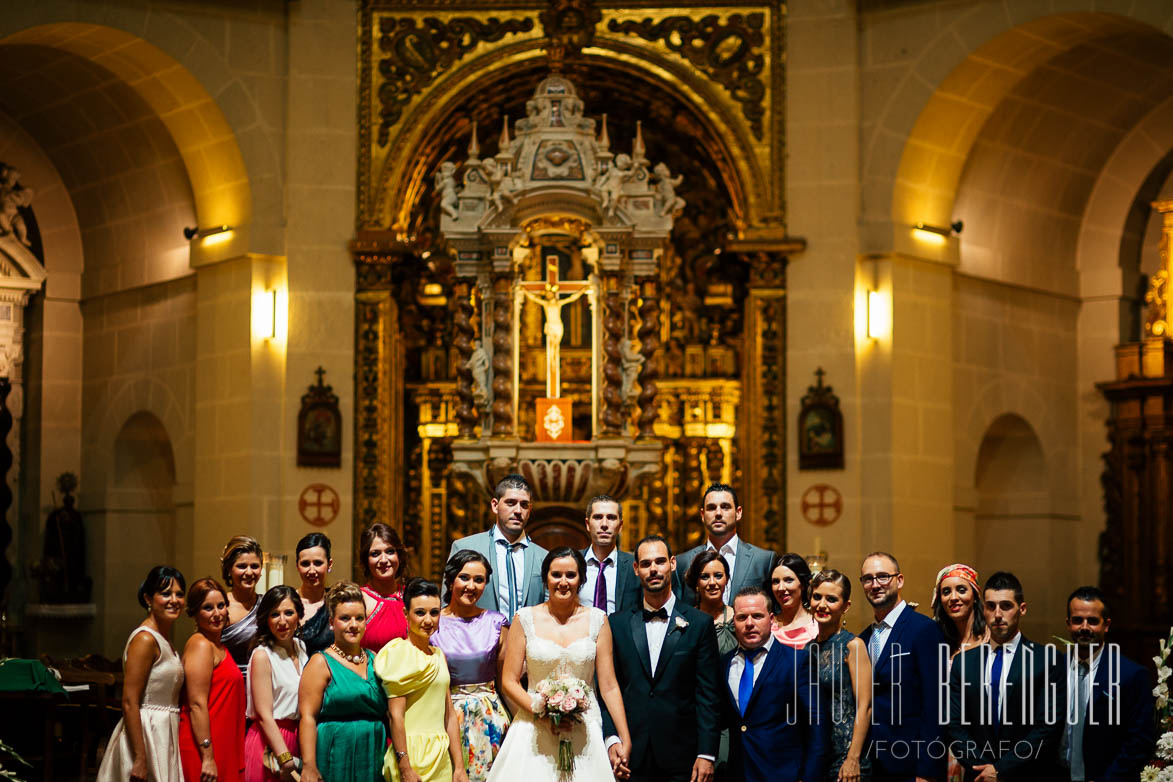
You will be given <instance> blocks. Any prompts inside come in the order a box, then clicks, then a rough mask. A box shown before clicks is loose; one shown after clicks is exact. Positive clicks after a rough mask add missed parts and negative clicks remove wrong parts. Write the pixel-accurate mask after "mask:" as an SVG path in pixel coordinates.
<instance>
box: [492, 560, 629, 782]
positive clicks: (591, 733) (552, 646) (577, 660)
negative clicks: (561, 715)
mask: <svg viewBox="0 0 1173 782" xmlns="http://www.w3.org/2000/svg"><path fill="white" fill-rule="evenodd" d="M585 574H586V562H585V561H584V560H583V557H582V554H581V553H580V552H579V551H577V550H576V549H572V548H569V547H566V546H563V547H561V548H556V549H554V550H553V551H551V552H550V553H549V554H547V555H546V559H545V560H544V561H543V562H542V581H543V582H544V583H545V585H546V590H547V592H548V593H549V595H550V596H549V598H548V599H547V600H546V602H545V603H542V604H540V605H536V606H533V607H531V608H522V609H520V610H519V611H518V612H517V616H516V617H514V621H513V624H512V626H511V627H510V628H509V640H508V641H507V642H506V644H505V650H506V651H505V667H504V670H503V671H502V675H501V689H502V691H503V692H504V693H505V697H506V698H508V699H509V701H510V702H511V703H512V704H513V709H514V714H515V715H516V716H515V717H514V719H513V724H512V725H511V726H510V727H509V732H508V733H506V734H505V742H504V744H502V745H501V751H500V752H499V753H498V754H497V758H496V760H495V761H494V762H493V768H492V769H491V770H490V771H489V776H488V780H487V782H512V781H513V780H524V781H525V782H598V780H610V779H612V768H611V761H610V759H609V758H608V755H607V747H606V746H605V745H604V743H603V721H602V716H601V712H600V711H599V704H598V701H597V700H596V698H595V695H594V693H591V696H590V702H591V703H590V707H589V708H588V709H587V712H586V713H585V714H584V715H583V719H582V721H581V722H571V723H563V724H562V725H561V726H555V725H554V724H553V723H552V722H551V721H550V720H549V719H548V718H540V719H539V718H537V717H535V716H534V712H533V705H534V699H533V694H532V691H533V690H534V689H535V688H536V687H537V685H538V683H539V682H541V681H542V680H543V679H546V678H547V677H550V676H552V675H557V676H571V677H574V678H578V679H581V680H583V681H584V682H586V683H587V685H588V691H589V689H590V685H591V684H592V683H593V682H594V681H595V677H596V676H597V677H598V684H599V692H598V695H599V696H600V697H602V699H603V701H604V702H605V703H606V704H607V709H608V711H610V713H611V717H612V719H613V720H614V722H615V729H616V733H617V734H618V736H619V741H620V744H619V747H618V750H617V751H618V754H619V756H620V758H621V759H622V764H621V765H622V767H621V768H620V773H625V771H626V762H627V757H628V755H629V753H630V750H631V736H630V734H629V733H628V731H627V717H626V712H625V711H624V709H623V699H622V697H621V695H620V691H619V684H618V683H617V682H616V680H615V667H614V664H613V662H612V657H611V629H610V627H608V625H607V615H606V614H604V613H603V612H602V611H600V610H598V609H597V608H589V607H587V606H583V605H581V604H580V603H579V602H578V588H579V586H580V585H581V584H582V579H583V576H584V575H585ZM523 663H524V665H525V670H526V672H527V674H528V676H529V687H530V691H526V689H525V688H524V687H522V686H521V673H522V665H523ZM561 740H569V741H570V742H571V746H572V752H573V755H574V768H573V770H572V771H570V772H560V771H559V770H558V744H559V742H560V741H561Z"/></svg>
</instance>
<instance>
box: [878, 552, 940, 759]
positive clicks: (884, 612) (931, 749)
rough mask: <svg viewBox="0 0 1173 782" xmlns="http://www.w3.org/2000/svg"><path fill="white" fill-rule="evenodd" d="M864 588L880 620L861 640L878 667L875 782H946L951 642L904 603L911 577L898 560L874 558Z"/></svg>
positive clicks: (883, 555) (887, 556) (880, 555)
mask: <svg viewBox="0 0 1173 782" xmlns="http://www.w3.org/2000/svg"><path fill="white" fill-rule="evenodd" d="M859 582H860V584H862V585H863V588H864V593H865V594H866V595H867V599H868V602H869V603H871V604H872V608H873V610H874V611H875V616H876V621H875V623H874V624H872V625H871V626H870V627H868V628H867V629H866V630H864V631H863V632H862V633H860V636H859V637H860V638H861V639H862V640H863V642H864V643H865V644H866V645H867V649H868V656H869V657H871V660H872V731H871V746H870V747H869V749H868V751H869V752H870V753H871V757H872V765H873V774H872V778H873V779H874V780H876V781H877V782H888V781H889V780H893V781H895V780H900V781H901V782H906V781H910V780H914V779H916V780H921V779H924V780H941V779H944V778H945V774H946V771H947V763H948V761H947V760H946V757H947V752H946V747H945V743H944V741H943V737H942V733H943V731H942V725H941V720H940V719H939V717H938V712H937V708H938V705H939V703H940V696H939V692H938V688H939V687H940V686H941V685H942V684H943V682H944V671H943V670H942V669H941V665H940V660H941V656H940V654H939V646H940V645H941V644H943V643H944V642H945V638H944V636H943V635H941V630H940V628H939V627H938V626H937V623H936V622H934V621H933V620H932V619H929V618H928V617H927V616H923V615H921V614H918V613H917V612H916V611H915V610H914V609H912V608H911V607H909V605H908V604H907V603H905V602H904V600H903V599H901V597H900V590H902V589H903V588H904V575H903V574H902V573H901V572H900V564H899V563H898V562H897V561H896V557H894V556H892V555H891V554H888V553H885V552H883V551H877V552H875V553H872V554H868V555H867V557H865V558H864V561H863V566H862V567H861V568H860V577H859ZM945 659H948V656H947V655H946V657H945Z"/></svg>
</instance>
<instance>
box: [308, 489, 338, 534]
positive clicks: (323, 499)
mask: <svg viewBox="0 0 1173 782" xmlns="http://www.w3.org/2000/svg"><path fill="white" fill-rule="evenodd" d="M341 505H342V501H341V500H339V499H338V492H336V491H334V490H333V489H332V488H330V487H329V486H327V485H326V484H324V483H311V484H310V485H309V486H306V487H305V488H304V489H302V490H301V496H300V497H298V498H297V512H298V513H300V514H301V517H302V518H303V519H305V520H306V521H308V522H309V523H310V524H317V525H318V526H319V527H324V526H326V525H327V524H329V523H330V522H331V521H333V520H334V519H336V518H338V509H339V508H340V507H341Z"/></svg>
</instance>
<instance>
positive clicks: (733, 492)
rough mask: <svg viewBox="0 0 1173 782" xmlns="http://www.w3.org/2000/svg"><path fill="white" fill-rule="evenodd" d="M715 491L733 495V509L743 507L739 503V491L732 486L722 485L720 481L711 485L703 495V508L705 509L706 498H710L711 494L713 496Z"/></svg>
mask: <svg viewBox="0 0 1173 782" xmlns="http://www.w3.org/2000/svg"><path fill="white" fill-rule="evenodd" d="M715 491H727V492H729V493H730V494H731V495H733V507H735V508H738V507H741V506H740V505H739V504H738V502H737V489H734V488H733V487H732V486H730V485H729V484H727V483H721V482H720V481H716V482H714V483H710V484H709V487H708V488H707V489H705V493H704V494H702V495H701V507H702V508H703V507H705V498H706V497H708V496H709V495H710V494H712V493H713V492H715Z"/></svg>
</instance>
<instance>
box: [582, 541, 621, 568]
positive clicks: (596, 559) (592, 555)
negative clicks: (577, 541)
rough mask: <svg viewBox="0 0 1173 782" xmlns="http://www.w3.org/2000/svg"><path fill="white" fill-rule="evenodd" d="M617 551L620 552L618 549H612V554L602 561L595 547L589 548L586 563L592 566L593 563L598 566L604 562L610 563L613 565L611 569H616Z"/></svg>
mask: <svg viewBox="0 0 1173 782" xmlns="http://www.w3.org/2000/svg"><path fill="white" fill-rule="evenodd" d="M616 551H618V549H615V548H613V549H611V553H610V554H608V555H607V556H605V557H603V558H602V559H599V557H598V556H597V555H596V554H595V547H594V546H590V547H589V548H587V556H586V561H587V563H588V564H590V563H591V562H594V563H595V564H596V565H599V564H602V563H603V562H608V563H610V564H611V567H615V552H616Z"/></svg>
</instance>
